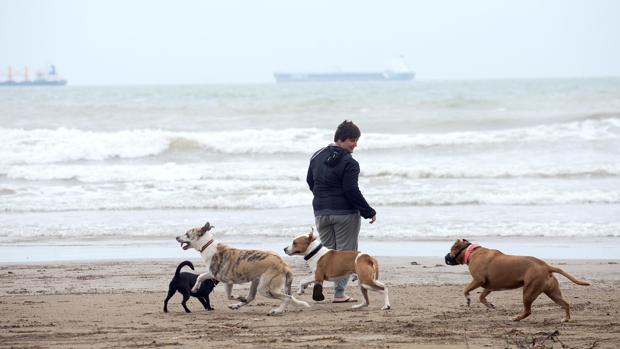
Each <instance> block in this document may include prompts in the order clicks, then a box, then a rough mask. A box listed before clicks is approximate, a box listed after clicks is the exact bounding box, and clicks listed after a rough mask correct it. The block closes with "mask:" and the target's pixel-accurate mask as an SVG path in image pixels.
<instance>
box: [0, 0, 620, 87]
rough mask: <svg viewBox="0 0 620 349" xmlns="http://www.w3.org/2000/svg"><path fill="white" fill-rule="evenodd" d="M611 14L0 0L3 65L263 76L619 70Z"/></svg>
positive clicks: (138, 79) (109, 79)
mask: <svg viewBox="0 0 620 349" xmlns="http://www.w3.org/2000/svg"><path fill="white" fill-rule="evenodd" d="M619 16H620V1H615V0H608V1H602V0H583V1H573V0H557V1H556V0H554V1H546V0H519V1H496V0H488V1H484V0H476V1H464V0H453V1H446V0H444V1H408V0H402V1H396V0H393V1H391V0H382V1H360V0H356V1H336V0H325V1H324V0H313V1H294V0H282V1H277V0H265V1H258V0H255V1H252V0H246V1H238V0H220V1H189V0H188V1H151V0H149V1H130V0H127V1H121V0H106V1H103V0H101V1H87V0H77V1H33V0H0V71H1V72H2V73H5V70H6V67H7V66H8V65H11V66H13V67H14V68H19V69H21V67H22V66H23V65H26V64H27V65H28V66H29V67H30V70H31V71H34V70H36V69H37V68H40V67H44V66H45V65H47V64H50V63H54V64H55V65H56V66H57V68H58V70H59V73H60V74H61V75H62V76H64V77H66V78H68V79H69V80H70V84H74V85H76V84H97V85H99V84H101V85H103V84H151V83H167V84H174V83H239V82H271V81H273V78H272V75H271V74H272V72H273V71H274V70H311V71H318V70H334V69H341V70H382V69H384V68H385V67H386V62H387V61H388V60H390V59H393V58H395V57H398V56H399V55H401V54H402V55H404V56H405V58H406V62H407V64H408V65H409V67H410V68H411V69H412V70H414V71H415V72H416V74H417V78H419V79H470V78H473V79H485V78H513V77H516V78H521V77H589V76H620V20H619V19H618V18H619ZM0 79H2V77H0Z"/></svg>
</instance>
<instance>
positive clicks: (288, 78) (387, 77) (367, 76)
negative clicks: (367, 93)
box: [273, 72, 415, 82]
mask: <svg viewBox="0 0 620 349" xmlns="http://www.w3.org/2000/svg"><path fill="white" fill-rule="evenodd" d="M273 77H274V78H275V79H276V82H321V81H411V80H413V78H414V77H415V74H414V73H411V72H406V73H381V72H359V73H274V74H273Z"/></svg>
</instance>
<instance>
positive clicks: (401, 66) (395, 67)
mask: <svg viewBox="0 0 620 349" xmlns="http://www.w3.org/2000/svg"><path fill="white" fill-rule="evenodd" d="M391 66H392V67H391V68H389V69H386V70H384V71H377V72H373V71H367V72H363V71H351V72H346V71H332V72H275V73H273V77H274V78H275V79H276V82H322V81H327V82H330V81H411V80H413V79H414V78H415V73H414V72H412V71H411V70H409V68H408V67H407V65H406V64H405V62H404V59H402V58H401V59H400V60H397V61H393V62H392V64H391Z"/></svg>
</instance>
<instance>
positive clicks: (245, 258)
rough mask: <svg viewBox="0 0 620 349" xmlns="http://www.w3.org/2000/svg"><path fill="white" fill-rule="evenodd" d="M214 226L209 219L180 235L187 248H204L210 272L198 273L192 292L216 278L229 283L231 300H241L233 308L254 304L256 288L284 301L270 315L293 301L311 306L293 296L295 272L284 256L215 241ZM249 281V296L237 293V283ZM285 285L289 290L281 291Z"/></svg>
mask: <svg viewBox="0 0 620 349" xmlns="http://www.w3.org/2000/svg"><path fill="white" fill-rule="evenodd" d="M212 228H213V227H212V226H211V225H210V224H209V222H207V224H205V225H204V226H203V227H201V228H193V229H190V230H188V231H187V232H186V233H185V234H183V235H181V236H177V238H176V239H177V241H178V242H180V243H181V247H182V248H183V249H184V250H187V249H189V248H190V247H192V248H195V249H196V250H198V251H200V254H201V255H202V258H203V259H204V260H205V262H206V264H207V272H205V273H202V274H200V275H199V276H198V279H197V280H196V284H195V285H194V287H193V288H192V292H195V291H197V290H199V289H200V285H201V284H202V283H203V282H205V281H206V280H207V279H215V280H218V281H220V282H222V283H224V284H226V296H227V297H228V299H237V300H239V301H240V302H239V303H235V304H230V305H229V306H228V307H229V308H230V309H239V308H240V307H242V306H244V305H246V304H248V303H250V302H251V301H252V300H254V298H255V297H256V291H258V292H259V293H260V294H262V295H263V296H265V297H268V298H273V299H279V300H281V301H282V303H281V304H280V306H279V307H276V308H274V309H271V311H270V312H269V315H277V314H280V313H282V312H283V311H285V310H286V308H287V307H288V304H289V303H290V302H291V301H292V302H293V303H294V304H296V305H303V306H305V307H310V305H308V303H306V302H303V301H299V300H297V299H295V297H293V296H291V283H292V282H293V272H292V271H291V268H290V267H289V266H288V264H286V263H285V262H284V260H283V259H282V258H281V257H280V256H278V255H277V254H275V253H273V252H270V251H260V250H240V249H236V248H232V247H228V246H226V245H224V244H221V243H219V242H217V241H215V239H214V235H213V233H211V232H210V230H211V229H212ZM246 282H251V285H250V292H249V293H248V297H247V298H243V297H235V296H233V295H232V288H233V284H242V283H246ZM283 286H285V293H282V291H281V290H282V287H283Z"/></svg>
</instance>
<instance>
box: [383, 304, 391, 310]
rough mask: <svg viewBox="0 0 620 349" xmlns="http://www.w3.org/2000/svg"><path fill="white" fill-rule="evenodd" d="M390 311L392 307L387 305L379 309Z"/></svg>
mask: <svg viewBox="0 0 620 349" xmlns="http://www.w3.org/2000/svg"><path fill="white" fill-rule="evenodd" d="M390 309H392V306H391V305H389V304H386V305H384V306H383V307H382V308H381V310H390Z"/></svg>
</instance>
